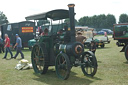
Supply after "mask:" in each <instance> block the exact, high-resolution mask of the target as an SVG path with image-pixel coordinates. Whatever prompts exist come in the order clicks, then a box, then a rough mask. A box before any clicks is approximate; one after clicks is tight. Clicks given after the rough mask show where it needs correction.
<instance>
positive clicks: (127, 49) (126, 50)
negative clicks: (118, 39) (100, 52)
mask: <svg viewBox="0 0 128 85" xmlns="http://www.w3.org/2000/svg"><path fill="white" fill-rule="evenodd" d="M125 58H126V59H127V60H128V45H127V46H126V47H125Z"/></svg>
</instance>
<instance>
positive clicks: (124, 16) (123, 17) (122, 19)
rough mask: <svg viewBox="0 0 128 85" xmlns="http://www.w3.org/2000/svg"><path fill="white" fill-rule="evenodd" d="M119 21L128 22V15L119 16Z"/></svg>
mask: <svg viewBox="0 0 128 85" xmlns="http://www.w3.org/2000/svg"><path fill="white" fill-rule="evenodd" d="M119 23H128V15H127V14H121V15H120V17H119Z"/></svg>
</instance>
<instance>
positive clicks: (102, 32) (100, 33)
mask: <svg viewBox="0 0 128 85" xmlns="http://www.w3.org/2000/svg"><path fill="white" fill-rule="evenodd" d="M104 32H105V31H98V32H97V34H98V35H104Z"/></svg>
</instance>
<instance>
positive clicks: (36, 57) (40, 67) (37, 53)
mask: <svg viewBox="0 0 128 85" xmlns="http://www.w3.org/2000/svg"><path fill="white" fill-rule="evenodd" d="M31 60H32V65H33V69H34V71H35V72H36V73H40V74H45V73H46V72H47V70H48V53H47V51H46V48H45V45H44V44H41V45H40V44H36V45H34V47H33V49H32V54H31Z"/></svg>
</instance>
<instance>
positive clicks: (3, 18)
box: [0, 11, 8, 25]
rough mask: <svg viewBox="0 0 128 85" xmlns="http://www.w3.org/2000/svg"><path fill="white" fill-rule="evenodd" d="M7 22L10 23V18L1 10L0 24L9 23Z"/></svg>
mask: <svg viewBox="0 0 128 85" xmlns="http://www.w3.org/2000/svg"><path fill="white" fill-rule="evenodd" d="M7 23H8V20H7V17H6V15H5V14H4V13H3V12H1V11H0V25H2V24H7Z"/></svg>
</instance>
